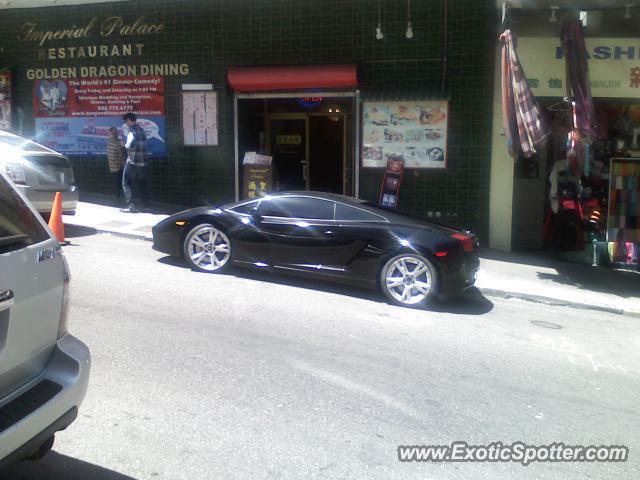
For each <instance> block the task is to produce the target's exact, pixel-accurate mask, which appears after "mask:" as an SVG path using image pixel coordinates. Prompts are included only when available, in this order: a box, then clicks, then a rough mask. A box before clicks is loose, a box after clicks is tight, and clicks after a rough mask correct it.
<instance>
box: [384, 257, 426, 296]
mask: <svg viewBox="0 0 640 480" xmlns="http://www.w3.org/2000/svg"><path fill="white" fill-rule="evenodd" d="M437 281H438V278H437V272H436V268H435V267H434V265H433V263H431V262H430V261H429V260H428V259H427V258H426V257H424V256H422V255H416V254H413V253H403V254H400V255H396V256H395V257H393V258H391V259H390V260H389V261H387V263H385V264H384V266H383V267H382V270H381V271H380V287H381V288H382V291H383V292H384V294H385V295H386V297H387V298H388V299H389V300H391V302H393V303H395V304H396V305H402V306H405V307H416V308H417V307H422V306H424V305H426V304H427V303H429V301H430V300H431V299H432V298H433V297H434V295H435V293H436V287H437Z"/></svg>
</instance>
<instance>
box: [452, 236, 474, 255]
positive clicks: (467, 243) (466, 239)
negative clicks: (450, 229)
mask: <svg viewBox="0 0 640 480" xmlns="http://www.w3.org/2000/svg"><path fill="white" fill-rule="evenodd" d="M451 236H452V237H453V238H455V239H456V240H460V242H462V248H463V250H464V251H465V252H473V243H474V242H473V237H472V236H470V235H464V234H462V233H454V234H453V235H451Z"/></svg>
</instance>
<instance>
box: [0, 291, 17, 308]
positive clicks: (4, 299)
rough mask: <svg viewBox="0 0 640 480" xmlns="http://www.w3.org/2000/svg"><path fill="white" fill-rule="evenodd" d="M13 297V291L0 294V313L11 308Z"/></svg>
mask: <svg viewBox="0 0 640 480" xmlns="http://www.w3.org/2000/svg"><path fill="white" fill-rule="evenodd" d="M14 299H15V295H14V294H13V290H5V291H4V292H0V312H1V311H2V310H6V309H8V308H11V307H12V306H13V303H14V301H15V300H14Z"/></svg>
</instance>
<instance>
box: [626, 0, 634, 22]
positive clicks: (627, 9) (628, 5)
mask: <svg viewBox="0 0 640 480" xmlns="http://www.w3.org/2000/svg"><path fill="white" fill-rule="evenodd" d="M633 6H634V4H633V3H625V4H624V18H627V19H628V18H631V7H633Z"/></svg>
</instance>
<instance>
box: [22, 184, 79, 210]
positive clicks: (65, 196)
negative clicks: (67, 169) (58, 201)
mask: <svg viewBox="0 0 640 480" xmlns="http://www.w3.org/2000/svg"><path fill="white" fill-rule="evenodd" d="M17 187H18V189H19V190H20V191H21V192H22V193H24V195H25V196H26V197H27V198H28V199H29V201H30V202H31V203H32V204H33V206H34V207H35V208H36V210H38V211H39V212H40V213H50V212H51V210H52V209H53V201H54V198H55V196H56V192H55V191H54V190H38V189H35V188H33V187H29V186H28V185H27V186H24V185H17ZM60 193H62V211H63V212H64V213H67V214H73V213H75V212H76V210H77V208H78V201H79V194H78V188H77V187H76V186H71V187H67V188H66V189H64V190H61V191H60Z"/></svg>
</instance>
